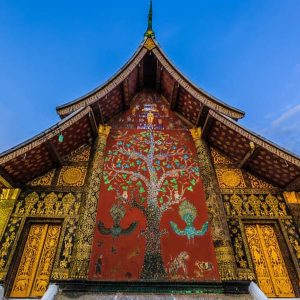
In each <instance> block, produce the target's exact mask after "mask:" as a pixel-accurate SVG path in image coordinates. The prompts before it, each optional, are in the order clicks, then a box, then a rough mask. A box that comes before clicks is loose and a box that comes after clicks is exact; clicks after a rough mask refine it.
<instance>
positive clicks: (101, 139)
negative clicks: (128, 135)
mask: <svg viewBox="0 0 300 300" xmlns="http://www.w3.org/2000/svg"><path fill="white" fill-rule="evenodd" d="M110 129H111V127H110V126H107V125H100V126H99V131H98V138H97V140H96V150H95V154H94V158H93V162H92V171H91V175H90V178H89V184H88V190H87V195H86V199H85V203H84V205H83V206H82V208H81V217H80V219H79V226H78V230H77V233H76V240H75V249H74V255H73V259H72V265H71V271H70V278H76V279H85V278H87V276H88V270H89V261H90V255H91V250H92V243H93V237H94V230H95V226H96V214H97V204H98V200H99V194H100V183H101V179H102V173H103V166H104V153H105V147H106V142H107V138H108V135H109V133H110Z"/></svg>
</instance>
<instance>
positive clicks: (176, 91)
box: [170, 81, 180, 110]
mask: <svg viewBox="0 0 300 300" xmlns="http://www.w3.org/2000/svg"><path fill="white" fill-rule="evenodd" d="M179 87H180V85H179V83H178V82H176V81H175V82H174V85H173V90H172V96H171V102H170V108H171V110H174V109H175V107H176V103H177V99H178V95H179Z"/></svg>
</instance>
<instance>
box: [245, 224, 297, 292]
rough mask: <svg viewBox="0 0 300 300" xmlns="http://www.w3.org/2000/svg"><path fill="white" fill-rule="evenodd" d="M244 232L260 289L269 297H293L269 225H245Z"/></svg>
mask: <svg viewBox="0 0 300 300" xmlns="http://www.w3.org/2000/svg"><path fill="white" fill-rule="evenodd" d="M245 232H246V236H247V240H248V244H249V248H250V252H251V256H252V260H253V263H254V267H255V271H256V275H257V280H258V284H259V286H260V288H261V289H262V290H263V292H264V293H265V294H266V295H267V296H269V297H295V294H294V291H293V287H292V283H291V280H290V278H289V275H288V271H287V268H286V266H285V263H284V260H283V257H282V254H281V251H280V248H279V245H278V242H277V238H276V234H275V231H274V228H273V226H271V225H257V224H256V225H246V226H245Z"/></svg>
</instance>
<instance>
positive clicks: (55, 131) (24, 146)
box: [0, 106, 91, 165]
mask: <svg viewBox="0 0 300 300" xmlns="http://www.w3.org/2000/svg"><path fill="white" fill-rule="evenodd" d="M90 111H91V108H90V107H89V106H88V107H85V108H84V107H83V108H81V109H79V110H77V111H75V112H73V113H72V114H70V115H69V116H67V117H66V118H64V119H63V120H61V121H59V122H58V123H56V124H55V125H53V126H51V127H50V128H48V129H46V130H45V131H43V132H42V133H40V134H37V135H36V136H34V137H32V138H30V139H28V140H26V141H25V142H23V143H21V144H19V145H17V146H15V147H13V148H10V149H8V150H6V151H4V152H2V153H0V165H2V164H4V163H6V162H8V161H10V160H11V159H14V158H16V157H18V156H20V155H22V154H25V153H26V152H27V151H29V150H31V149H33V148H35V147H37V146H39V145H41V144H43V143H45V142H47V141H48V140H50V139H52V138H53V137H55V136H57V135H59V134H60V133H61V132H62V131H64V130H65V129H67V128H68V127H69V126H71V125H73V124H74V123H75V122H77V121H78V120H80V119H81V118H83V117H84V116H86V115H87V114H88V113H89V112H90Z"/></svg>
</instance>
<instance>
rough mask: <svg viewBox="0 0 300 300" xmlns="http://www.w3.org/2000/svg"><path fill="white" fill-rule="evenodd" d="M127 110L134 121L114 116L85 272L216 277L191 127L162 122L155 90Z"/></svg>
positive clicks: (116, 276) (98, 276) (101, 276)
mask: <svg viewBox="0 0 300 300" xmlns="http://www.w3.org/2000/svg"><path fill="white" fill-rule="evenodd" d="M139 100H140V101H139ZM127 114H128V116H123V117H122V118H125V119H127V120H128V119H129V117H130V120H131V121H133V123H132V124H136V123H135V119H134V118H137V119H138V122H137V123H138V126H136V127H135V128H132V127H133V126H132V127H131V128H128V126H124V127H125V128H120V123H118V126H117V128H115V129H113V130H112V133H111V136H110V138H109V140H108V143H107V150H106V151H107V152H106V157H105V165H104V173H103V179H102V183H101V188H100V190H101V192H100V197H99V203H98V212H97V228H96V229H95V236H94V244H93V251H92V258H91V263H90V272H89V277H90V279H93V280H101V281H105V280H106V281H107V280H128V281H137V280H145V281H147V280H185V281H191V280H192V281H205V280H219V275H218V270H217V266H216V259H215V256H214V250H213V244H212V240H211V236H210V229H209V224H208V216H207V209H206V205H205V199H204V192H203V188H202V183H201V180H200V175H199V166H198V163H197V160H196V153H195V147H194V145H193V140H192V138H191V136H190V134H189V131H188V130H187V129H184V128H182V127H180V128H177V129H172V130H170V129H164V126H166V127H165V128H169V127H168V124H167V123H168V119H170V118H171V117H172V116H171V117H170V114H173V113H172V112H168V118H165V119H164V118H163V116H165V115H166V106H165V105H164V104H163V103H162V102H161V99H160V97H157V96H156V97H153V96H152V95H149V94H141V96H140V98H139V99H136V103H135V105H133V108H132V109H131V110H130V111H128V112H127ZM142 118H143V119H144V121H145V125H141V120H142ZM157 119H160V120H161V121H159V122H157V123H156V122H155V121H156V120H157ZM156 124H157V125H160V126H159V127H157V126H156ZM178 124H179V123H178ZM140 126H143V127H142V129H138V128H141V127H140Z"/></svg>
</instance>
